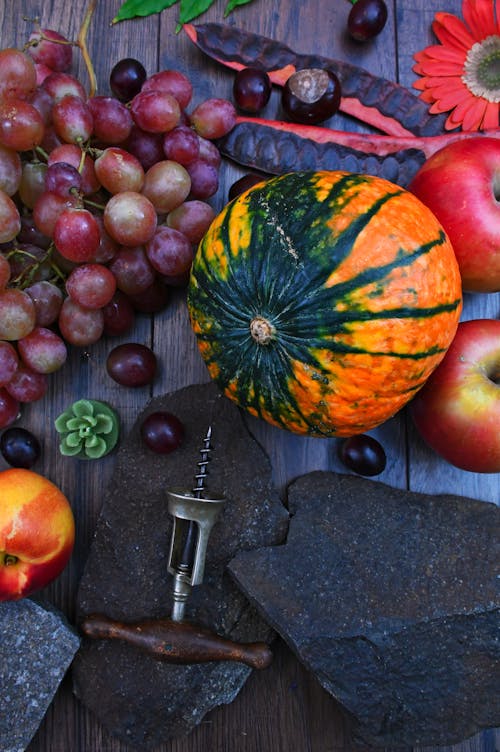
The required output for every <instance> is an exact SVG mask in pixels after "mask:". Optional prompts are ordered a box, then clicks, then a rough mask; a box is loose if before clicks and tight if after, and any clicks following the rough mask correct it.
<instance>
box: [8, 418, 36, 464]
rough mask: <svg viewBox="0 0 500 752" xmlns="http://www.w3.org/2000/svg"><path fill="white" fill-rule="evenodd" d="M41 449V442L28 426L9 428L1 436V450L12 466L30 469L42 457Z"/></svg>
mask: <svg viewBox="0 0 500 752" xmlns="http://www.w3.org/2000/svg"><path fill="white" fill-rule="evenodd" d="M40 451H41V449H40V442H39V441H38V439H37V438H36V436H34V435H33V434H32V433H31V431H28V430H27V429H26V428H21V427H20V426H14V427H12V428H7V430H5V431H4V432H3V433H2V435H1V436H0V452H1V453H2V456H3V458H4V460H5V461H6V462H7V463H8V464H9V465H11V466H12V467H21V468H23V469H25V470H29V468H30V467H33V465H34V464H35V462H36V461H37V459H38V458H39V457H40Z"/></svg>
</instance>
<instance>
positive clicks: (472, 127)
mask: <svg viewBox="0 0 500 752" xmlns="http://www.w3.org/2000/svg"><path fill="white" fill-rule="evenodd" d="M487 104H488V101H487V100H486V99H483V97H476V98H475V99H474V104H473V106H472V107H471V108H470V109H469V110H467V112H466V113H465V115H464V119H463V120H462V129H463V130H464V131H477V130H479V126H480V125H481V122H482V119H483V117H484V113H485V111H486V105H487Z"/></svg>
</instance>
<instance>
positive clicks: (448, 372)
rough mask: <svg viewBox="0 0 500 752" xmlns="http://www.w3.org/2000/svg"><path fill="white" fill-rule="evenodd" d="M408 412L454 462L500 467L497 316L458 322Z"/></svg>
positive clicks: (481, 469)
mask: <svg viewBox="0 0 500 752" xmlns="http://www.w3.org/2000/svg"><path fill="white" fill-rule="evenodd" d="M410 412H411V415H412V417H413V421H414V423H415V426H416V427H417V430H418V431H419V433H420V434H421V436H422V437H423V438H424V439H425V441H426V442H427V443H428V444H429V445H430V446H431V447H432V448H433V449H434V450H435V451H436V452H437V453H438V454H439V455H441V457H443V458H444V459H445V460H447V461H448V462H450V463H451V464H452V465H455V466H456V467H459V468H461V469H462V470H469V471H471V472H475V473H499V472H500V321H498V320H496V319H475V320H473V321H464V322H462V323H460V324H459V325H458V329H457V333H456V335H455V338H454V339H453V341H452V343H451V345H450V347H449V349H448V351H447V353H446V355H445V356H444V358H443V360H442V361H441V363H440V364H439V365H438V367H437V368H436V370H435V371H434V372H433V373H432V374H431V376H430V377H429V379H428V380H427V381H426V383H425V384H424V386H423V387H422V389H421V390H420V391H419V392H418V393H417V395H416V396H415V397H414V399H413V400H412V402H411V403H410Z"/></svg>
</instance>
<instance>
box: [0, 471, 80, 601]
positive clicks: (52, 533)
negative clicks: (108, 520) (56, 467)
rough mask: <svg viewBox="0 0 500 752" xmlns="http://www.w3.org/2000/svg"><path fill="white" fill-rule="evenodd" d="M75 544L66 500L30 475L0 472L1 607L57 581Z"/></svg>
mask: <svg viewBox="0 0 500 752" xmlns="http://www.w3.org/2000/svg"><path fill="white" fill-rule="evenodd" d="M74 540H75V524H74V518H73V513H72V511H71V506H70V504H69V501H68V499H67V498H66V496H64V494H63V493H62V492H61V491H60V490H59V489H58V488H57V486H55V485H54V484H53V483H51V481H49V480H47V478H44V477H43V476H42V475H39V474H38V473H35V472H33V471H32V470H24V469H21V468H12V469H10V470H3V471H2V472H0V601H11V600H18V599H19V598H23V597H25V596H27V595H30V594H31V593H33V592H34V591H35V590H39V589H41V588H43V587H45V585H47V584H48V583H49V582H51V581H52V580H53V579H55V578H56V577H57V576H58V575H59V574H60V573H61V572H62V570H63V569H64V567H65V566H66V564H67V562H68V560H69V557H70V555H71V552H72V550H73V545H74Z"/></svg>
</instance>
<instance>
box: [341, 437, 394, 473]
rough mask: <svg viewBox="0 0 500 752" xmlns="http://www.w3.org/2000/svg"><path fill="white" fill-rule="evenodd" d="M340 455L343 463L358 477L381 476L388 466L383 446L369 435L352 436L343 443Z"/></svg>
mask: <svg viewBox="0 0 500 752" xmlns="http://www.w3.org/2000/svg"><path fill="white" fill-rule="evenodd" d="M338 454H339V459H340V460H341V462H342V463H343V464H344V465H345V466H346V467H347V468H349V470H352V471H353V472H354V473H357V474H358V475H366V476H373V475H380V473H381V472H383V471H384V470H385V466H386V464H387V457H386V454H385V450H384V448H383V446H382V445H381V444H380V442H378V441H377V439H374V438H373V436H368V435H367V434H359V435H357V436H351V437H350V438H348V439H345V440H344V441H342V442H341V444H340V446H339V452H338Z"/></svg>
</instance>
